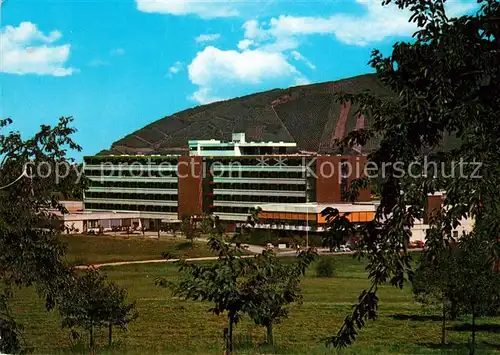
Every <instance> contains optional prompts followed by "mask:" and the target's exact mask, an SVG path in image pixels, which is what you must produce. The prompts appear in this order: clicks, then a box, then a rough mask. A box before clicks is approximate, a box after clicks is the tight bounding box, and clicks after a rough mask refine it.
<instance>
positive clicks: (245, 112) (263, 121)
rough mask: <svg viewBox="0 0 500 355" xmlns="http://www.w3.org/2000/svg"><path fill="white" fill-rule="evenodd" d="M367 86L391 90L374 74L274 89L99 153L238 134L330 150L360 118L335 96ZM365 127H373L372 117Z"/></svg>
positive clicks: (173, 147) (172, 119)
mask: <svg viewBox="0 0 500 355" xmlns="http://www.w3.org/2000/svg"><path fill="white" fill-rule="evenodd" d="M364 90H371V91H372V92H374V93H376V94H379V95H387V94H389V92H388V90H387V89H385V88H384V87H383V86H382V84H381V83H380V81H379V80H378V78H377V77H376V75H374V74H367V75H361V76H357V77H353V78H348V79H343V80H339V81H332V82H326V83H319V84H312V85H305V86H297V87H292V88H288V89H275V90H271V91H266V92H261V93H257V94H252V95H248V96H243V97H239V98H235V99H231V100H227V101H221V102H216V103H212V104H209V105H203V106H198V107H195V108H191V109H188V110H185V111H182V112H178V113H176V114H174V115H171V116H168V117H164V118H162V119H160V120H158V121H155V122H153V123H151V124H149V125H148V126H145V127H144V128H141V129H140V130H138V131H136V132H133V133H131V134H129V135H128V136H126V137H124V138H122V139H120V140H119V141H117V142H115V143H113V145H112V146H111V148H110V149H109V150H106V151H102V152H101V153H100V154H138V153H139V154H175V153H183V152H186V151H187V141H188V140H189V139H211V138H214V139H223V140H227V139H230V137H231V133H233V132H245V133H246V136H247V141H285V142H296V143H297V145H298V147H299V149H300V150H302V151H307V152H319V153H328V152H332V151H333V148H334V147H333V146H332V142H333V140H334V138H335V137H336V135H337V136H338V134H339V132H340V133H341V134H343V135H345V134H347V133H348V132H350V131H352V130H353V129H355V128H356V125H357V123H359V122H360V121H359V120H358V117H357V115H356V114H355V110H356V107H354V106H352V107H350V105H348V107H344V108H342V107H341V105H340V104H339V103H337V102H335V101H334V98H333V94H334V93H336V92H339V91H345V92H361V91H364ZM361 121H364V119H361ZM363 125H364V126H365V127H366V126H369V122H368V120H366V122H363ZM370 148H371V147H369V146H368V147H364V150H365V151H366V150H368V149H370Z"/></svg>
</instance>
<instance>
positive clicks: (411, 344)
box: [13, 256, 500, 355]
mask: <svg viewBox="0 0 500 355" xmlns="http://www.w3.org/2000/svg"><path fill="white" fill-rule="evenodd" d="M333 258H334V260H335V263H336V270H337V272H336V276H335V277H333V278H327V279H321V278H316V277H315V276H314V267H312V268H311V269H310V270H309V271H308V273H307V274H306V276H305V277H304V278H303V281H302V288H303V294H304V302H303V304H302V305H294V306H293V307H292V308H291V310H290V314H289V318H288V319H286V320H284V321H283V323H282V324H280V325H279V326H277V327H276V329H275V341H276V344H277V345H276V347H275V348H273V349H268V348H265V347H261V346H259V344H261V343H263V342H264V334H265V331H264V329H262V328H259V327H257V326H255V325H254V324H253V323H252V322H251V321H250V320H248V319H246V318H245V319H244V320H243V321H242V322H240V323H239V324H238V325H237V327H236V330H235V340H236V343H237V344H236V353H237V354H264V353H267V354H297V355H299V354H301V355H302V354H317V355H319V354H331V353H335V351H333V350H332V349H331V348H330V349H328V348H326V347H325V346H324V344H323V342H322V339H323V338H325V337H328V336H331V335H333V334H334V333H335V332H336V331H337V330H338V328H339V326H340V325H341V323H342V320H343V318H344V317H345V315H346V314H348V312H349V310H350V309H351V305H352V304H353V302H355V300H356V299H357V296H358V294H359V292H360V291H361V290H362V289H363V288H364V287H366V286H367V285H368V282H367V280H366V274H365V271H364V265H363V263H361V262H358V261H356V260H354V259H353V258H352V257H351V256H334V257H333ZM104 271H105V272H106V273H107V274H108V275H109V279H111V280H113V281H115V282H117V283H118V284H120V285H122V286H124V287H126V288H127V289H128V290H129V298H130V299H131V300H135V301H136V302H137V309H138V311H139V318H138V319H137V320H136V321H135V322H134V323H132V324H131V325H130V327H129V331H128V332H116V337H115V340H116V345H114V347H113V348H111V349H107V348H105V347H104V344H105V343H106V334H105V333H102V334H100V335H99V337H98V341H99V343H100V344H101V348H100V349H99V350H98V351H97V353H98V354H207V355H208V354H214V355H215V354H222V350H221V349H222V341H221V336H222V329H223V327H224V325H225V319H224V317H222V316H220V317H218V316H215V315H213V314H211V313H209V312H208V309H209V308H210V306H211V305H210V304H208V303H201V302H192V301H184V300H181V299H178V298H175V297H172V295H171V293H170V292H169V291H168V290H166V289H162V288H158V287H156V286H155V283H154V281H155V279H156V278H157V277H159V276H165V277H167V278H169V279H171V280H175V279H176V277H177V275H178V272H177V268H176V266H175V265H169V264H146V265H128V266H120V267H106V268H105V269H104ZM16 296H18V297H16V301H15V303H14V307H13V310H14V311H15V313H16V318H17V319H18V320H19V321H20V322H22V323H23V324H24V326H25V329H24V331H25V335H26V339H27V341H28V344H30V345H32V346H33V347H34V352H35V353H64V354H73V353H80V352H81V353H88V350H87V351H84V350H82V349H81V347H79V346H78V344H77V345H73V346H72V343H71V340H70V337H69V332H68V331H67V330H61V328H60V321H59V319H58V317H57V314H56V313H47V312H45V311H44V308H43V303H42V302H41V301H39V300H37V299H36V297H35V294H34V292H33V290H19V291H17V292H16ZM379 296H380V315H379V319H378V320H377V321H375V322H371V321H369V322H368V326H367V328H366V329H364V330H363V331H362V332H361V335H360V336H359V339H358V341H357V342H356V343H355V345H354V346H353V347H351V348H348V349H345V350H343V351H342V354H350V355H354V354H356V355H357V354H360V355H371V354H466V353H467V348H466V345H467V340H468V338H469V336H470V334H469V332H467V331H459V330H450V331H449V335H448V340H449V341H450V343H451V345H449V346H447V347H446V348H442V347H440V346H439V345H438V344H439V337H440V319H439V317H432V316H428V315H424V314H423V312H422V309H421V307H420V306H419V305H418V304H416V303H414V302H413V300H412V296H411V292H410V289H409V287H406V288H405V289H404V290H398V289H396V288H393V287H390V286H383V287H381V289H380V293H379ZM467 321H468V319H467V318H466V319H464V320H462V321H460V322H456V323H453V324H450V327H452V328H455V329H460V328H464V324H465V323H467ZM480 323H481V324H495V323H499V324H500V322H499V319H493V318H490V319H481V320H480ZM496 329H497V331H498V329H499V328H498V327H497V328H496ZM478 342H479V343H480V347H481V349H480V351H478V354H492V353H500V352H499V351H498V349H499V347H498V346H499V345H500V334H498V333H496V332H494V331H491V330H490V331H481V332H479V334H478Z"/></svg>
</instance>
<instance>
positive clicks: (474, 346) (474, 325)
mask: <svg viewBox="0 0 500 355" xmlns="http://www.w3.org/2000/svg"><path fill="white" fill-rule="evenodd" d="M475 353H476V310H475V307H474V306H472V343H471V348H470V355H474V354H475Z"/></svg>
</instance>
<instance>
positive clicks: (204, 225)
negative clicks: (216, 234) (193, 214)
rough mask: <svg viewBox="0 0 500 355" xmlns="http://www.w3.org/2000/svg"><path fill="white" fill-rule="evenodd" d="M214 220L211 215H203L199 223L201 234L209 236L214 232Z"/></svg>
mask: <svg viewBox="0 0 500 355" xmlns="http://www.w3.org/2000/svg"><path fill="white" fill-rule="evenodd" d="M214 225H215V220H214V217H213V215H212V214H208V213H205V214H204V215H203V216H202V218H201V222H200V229H201V232H202V233H203V234H210V233H212V232H213V231H214Z"/></svg>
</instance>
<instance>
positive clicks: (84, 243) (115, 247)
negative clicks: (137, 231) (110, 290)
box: [62, 235, 213, 265]
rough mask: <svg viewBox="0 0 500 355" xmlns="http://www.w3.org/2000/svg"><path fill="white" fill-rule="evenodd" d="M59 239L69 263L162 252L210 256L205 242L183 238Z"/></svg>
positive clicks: (135, 257) (150, 257)
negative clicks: (191, 241) (65, 247)
mask: <svg viewBox="0 0 500 355" xmlns="http://www.w3.org/2000/svg"><path fill="white" fill-rule="evenodd" d="M62 240H63V242H65V243H66V244H67V245H68V253H67V255H66V258H67V260H68V262H69V263H70V264H71V265H87V264H98V263H109V262H115V261H133V260H154V259H161V254H162V253H163V252H168V253H169V254H170V255H172V256H174V257H184V258H191V257H200V256H213V254H212V253H211V252H210V250H209V249H208V247H207V245H206V243H205V242H195V243H194V244H191V243H188V241H187V240H186V238H183V237H176V238H174V237H166V236H162V237H161V238H160V240H158V239H156V237H155V238H149V237H143V236H137V235H132V236H120V235H119V236H113V235H100V236H89V235H63V236H62Z"/></svg>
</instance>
